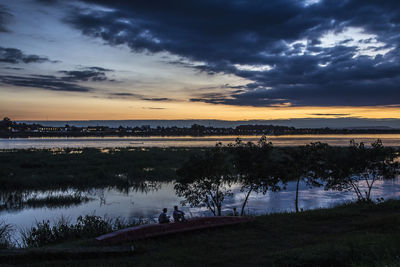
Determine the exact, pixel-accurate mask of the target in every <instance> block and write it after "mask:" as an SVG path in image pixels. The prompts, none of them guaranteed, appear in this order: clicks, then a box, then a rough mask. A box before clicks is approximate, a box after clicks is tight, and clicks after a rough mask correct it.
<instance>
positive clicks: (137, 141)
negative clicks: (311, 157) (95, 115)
mask: <svg viewBox="0 0 400 267" xmlns="http://www.w3.org/2000/svg"><path fill="white" fill-rule="evenodd" d="M260 137H261V136H256V135H254V136H241V137H240V138H241V139H242V140H243V141H244V142H249V141H252V142H256V141H258V140H259V139H260ZM236 138H237V136H202V137H190V136H182V137H87V138H85V137H58V138H49V137H46V138H13V139H11V138H10V139H6V138H0V149H28V148H40V149H41V148H82V147H95V148H117V147H205V146H214V145H215V143H217V142H222V144H224V145H226V144H228V143H233V142H234V141H235V139H236ZM351 139H354V140H355V141H356V142H358V143H359V142H364V143H366V144H370V143H372V142H374V141H375V140H376V139H381V140H382V142H383V144H384V145H385V146H400V134H348V135H345V134H337V135H280V136H268V140H269V141H271V142H272V143H273V144H274V146H298V145H305V144H309V143H312V142H317V141H320V142H323V143H328V144H330V145H334V146H347V145H349V141H350V140H351ZM72 153H79V151H77V152H72ZM104 153H107V150H106V149H105V150H104Z"/></svg>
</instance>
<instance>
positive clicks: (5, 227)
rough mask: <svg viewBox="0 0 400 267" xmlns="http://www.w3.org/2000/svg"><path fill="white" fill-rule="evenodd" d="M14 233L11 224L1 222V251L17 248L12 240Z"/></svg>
mask: <svg viewBox="0 0 400 267" xmlns="http://www.w3.org/2000/svg"><path fill="white" fill-rule="evenodd" d="M13 232H14V227H13V226H12V225H11V224H7V223H5V222H4V221H0V249H7V248H12V247H14V246H15V244H14V242H13V241H12V239H11V237H12V233H13Z"/></svg>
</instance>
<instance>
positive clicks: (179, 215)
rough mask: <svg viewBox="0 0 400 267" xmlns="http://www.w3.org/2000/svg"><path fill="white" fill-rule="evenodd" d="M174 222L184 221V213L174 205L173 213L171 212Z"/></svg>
mask: <svg viewBox="0 0 400 267" xmlns="http://www.w3.org/2000/svg"><path fill="white" fill-rule="evenodd" d="M172 216H173V217H174V221H175V222H184V221H185V213H184V212H183V211H181V210H178V206H174V213H173V214H172Z"/></svg>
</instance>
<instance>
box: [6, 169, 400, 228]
mask: <svg viewBox="0 0 400 267" xmlns="http://www.w3.org/2000/svg"><path fill="white" fill-rule="evenodd" d="M239 189H240V188H239V186H238V185H234V186H232V190H233V192H234V194H233V196H231V197H228V198H226V200H225V202H224V205H223V214H230V213H231V211H232V208H233V207H237V208H238V210H239V211H240V207H241V203H242V201H243V199H244V193H242V192H240V190H239ZM295 190H296V184H295V182H290V183H289V184H288V185H287V188H286V190H283V191H281V192H268V193H267V194H266V195H262V194H251V195H250V198H249V202H248V206H247V208H246V213H248V214H254V215H260V214H266V213H273V212H281V211H294V198H295ZM11 195H14V196H15V195H18V197H14V198H13V199H17V201H15V203H13V202H12V201H11V200H10V199H11V198H10V196H11ZM71 195H79V196H84V197H87V200H86V201H84V202H82V203H78V204H71V205H65V206H63V207H54V206H53V207H52V206H51V205H50V204H46V203H42V204H38V205H36V206H34V207H32V206H29V205H26V204H21V203H28V202H29V199H43V198H45V197H47V196H71ZM299 197H300V199H299V207H300V208H302V209H304V210H308V209H316V208H326V207H332V206H334V205H337V204H340V203H343V202H346V201H354V200H355V195H354V194H353V193H352V192H338V191H324V189H323V188H312V189H309V188H307V187H306V186H305V185H304V184H301V187H300V193H299ZM378 197H383V198H384V199H391V198H397V199H398V198H400V178H399V177H397V178H396V179H394V180H389V181H377V182H376V184H375V186H374V189H373V193H372V199H374V200H375V199H376V198H378ZM181 200H182V198H180V197H178V196H177V195H176V194H175V190H174V183H173V182H163V183H155V182H147V183H146V184H145V185H144V186H142V187H140V188H135V189H134V188H129V189H124V190H117V189H115V188H111V189H92V190H87V191H77V190H72V189H69V190H67V191H23V192H1V191H0V204H1V208H0V219H1V220H4V221H5V222H6V223H11V224H13V225H14V226H16V228H17V229H21V228H27V227H30V226H32V225H33V224H34V222H35V221H42V220H50V221H52V220H55V219H57V218H60V217H61V216H64V217H67V218H69V219H71V221H75V219H76V218H77V217H78V216H79V215H86V214H95V215H99V216H108V217H113V218H115V217H123V218H126V219H128V220H136V219H138V218H146V219H156V218H157V216H158V214H159V213H160V212H161V210H162V209H163V208H164V207H166V208H168V209H169V213H171V211H172V208H173V206H174V205H179V203H180V201H181ZM5 203H7V207H5V206H4V204H5ZM182 209H183V211H184V212H185V213H186V214H187V216H189V217H190V216H206V215H207V216H208V215H211V214H210V212H209V211H207V209H206V208H205V207H194V208H190V207H183V208H182Z"/></svg>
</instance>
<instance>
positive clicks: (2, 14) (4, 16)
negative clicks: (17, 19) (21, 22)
mask: <svg viewBox="0 0 400 267" xmlns="http://www.w3.org/2000/svg"><path fill="white" fill-rule="evenodd" d="M11 18H12V15H11V13H9V12H8V11H7V9H6V8H5V7H4V6H3V5H0V32H8V31H9V30H8V28H7V27H6V24H7V23H8V21H9V20H10V19H11Z"/></svg>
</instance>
